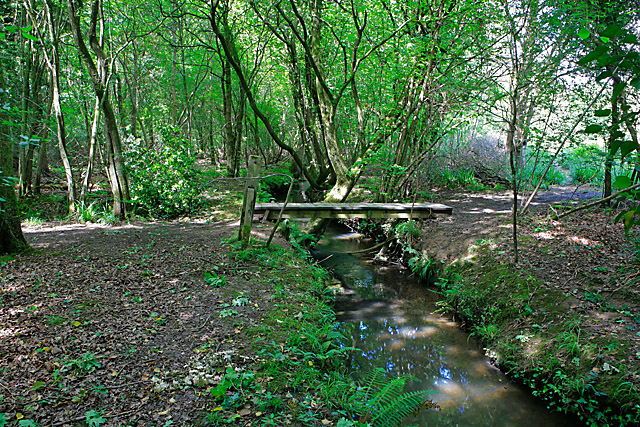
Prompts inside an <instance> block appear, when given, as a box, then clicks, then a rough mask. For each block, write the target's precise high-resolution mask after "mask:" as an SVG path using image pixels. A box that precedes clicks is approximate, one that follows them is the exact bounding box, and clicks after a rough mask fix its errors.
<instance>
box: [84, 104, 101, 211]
mask: <svg viewBox="0 0 640 427" xmlns="http://www.w3.org/2000/svg"><path fill="white" fill-rule="evenodd" d="M98 120H100V100H99V99H98V97H96V102H95V106H94V107H93V121H92V122H91V137H90V140H89V160H88V161H87V169H86V170H85V174H84V181H83V182H82V190H81V191H80V199H81V200H82V203H86V201H87V193H88V192H89V185H90V184H91V175H92V174H93V165H94V163H95V159H96V147H97V142H98Z"/></svg>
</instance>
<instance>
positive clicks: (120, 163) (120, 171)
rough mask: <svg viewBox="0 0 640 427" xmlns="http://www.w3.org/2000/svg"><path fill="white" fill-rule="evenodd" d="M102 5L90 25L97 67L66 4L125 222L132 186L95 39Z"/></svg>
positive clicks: (106, 72) (94, 9)
mask: <svg viewBox="0 0 640 427" xmlns="http://www.w3.org/2000/svg"><path fill="white" fill-rule="evenodd" d="M100 1H101V0H95V1H94V3H93V5H92V7H91V23H90V30H89V42H90V44H91V50H93V52H94V54H95V55H96V58H97V64H96V62H94V60H93V58H92V56H91V54H90V53H89V50H88V49H87V45H86V44H85V42H84V39H83V37H82V33H81V32H80V19H79V17H78V16H77V13H76V8H75V3H74V0H67V11H68V13H69V24H70V26H71V32H72V33H73V38H74V40H75V42H76V45H77V47H78V50H79V51H80V55H81V57H82V59H83V61H84V62H85V65H86V66H87V69H88V71H89V76H90V77H91V81H92V83H93V86H94V89H95V92H96V96H97V97H98V99H99V101H100V106H101V108H102V114H103V117H104V127H105V132H106V138H105V139H106V141H105V163H106V169H107V176H108V177H109V184H110V187H111V193H112V194H113V213H114V215H115V216H116V217H118V218H119V219H121V220H122V219H124V217H125V214H126V212H127V201H128V200H129V199H130V197H129V183H128V180H127V176H126V173H125V168H124V159H123V156H122V142H121V140H120V133H119V131H118V124H117V122H116V117H115V113H114V111H113V107H112V105H111V101H110V99H109V91H108V89H109V88H108V80H109V79H108V76H109V67H108V64H107V59H108V58H107V55H106V53H105V52H104V50H103V49H102V46H101V44H100V43H99V41H98V38H97V37H96V25H97V21H98V15H99V11H100V6H101V3H100ZM103 18H104V17H103Z"/></svg>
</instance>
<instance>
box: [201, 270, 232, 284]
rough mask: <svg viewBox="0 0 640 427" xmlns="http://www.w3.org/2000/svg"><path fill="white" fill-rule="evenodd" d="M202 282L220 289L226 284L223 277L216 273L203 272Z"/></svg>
mask: <svg viewBox="0 0 640 427" xmlns="http://www.w3.org/2000/svg"><path fill="white" fill-rule="evenodd" d="M204 281H205V283H206V284H207V285H209V286H213V287H214V288H221V287H223V286H225V285H226V284H227V279H226V277H225V276H218V273H216V272H215V271H212V272H208V271H205V272H204Z"/></svg>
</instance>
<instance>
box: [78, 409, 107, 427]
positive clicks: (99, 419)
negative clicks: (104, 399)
mask: <svg viewBox="0 0 640 427" xmlns="http://www.w3.org/2000/svg"><path fill="white" fill-rule="evenodd" d="M84 419H85V422H86V423H87V425H88V426H89V427H99V426H100V425H102V424H104V423H106V422H107V419H106V418H105V417H103V416H102V411H95V410H90V411H87V412H85V413H84Z"/></svg>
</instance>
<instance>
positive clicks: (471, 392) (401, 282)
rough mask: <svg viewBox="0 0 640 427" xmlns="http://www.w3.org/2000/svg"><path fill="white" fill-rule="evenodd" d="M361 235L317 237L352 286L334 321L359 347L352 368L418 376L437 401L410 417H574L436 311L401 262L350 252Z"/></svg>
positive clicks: (535, 420)
mask: <svg viewBox="0 0 640 427" xmlns="http://www.w3.org/2000/svg"><path fill="white" fill-rule="evenodd" d="M360 243H362V242H361V236H359V235H355V234H346V235H344V234H343V235H335V236H332V237H330V238H327V239H325V240H323V241H321V242H320V244H319V245H318V246H317V248H316V250H317V252H316V254H315V255H316V257H317V258H318V259H324V258H326V257H328V256H330V255H332V256H331V257H330V258H328V259H326V261H324V262H323V265H325V267H328V268H329V269H331V270H333V271H334V272H335V273H336V275H337V276H339V277H340V278H341V279H342V280H343V282H344V284H345V286H346V287H348V288H350V289H353V290H355V291H356V294H357V296H356V297H355V298H353V299H351V300H346V301H340V302H338V303H336V307H335V309H336V312H337V313H338V320H339V322H340V326H339V328H340V329H341V331H342V332H343V334H344V335H345V336H347V337H350V339H351V340H352V341H351V342H345V343H343V344H344V345H348V346H353V347H356V348H358V349H361V351H359V352H355V354H354V357H353V360H352V361H351V364H352V367H353V370H354V372H363V371H367V370H370V369H372V368H373V367H383V368H385V370H386V371H387V372H388V373H390V374H392V375H401V374H408V375H411V376H413V377H416V378H417V381H414V382H411V383H409V385H410V387H411V388H412V389H417V390H425V389H426V390H432V391H434V392H435V393H433V394H431V395H430V396H429V397H430V398H431V399H432V400H433V402H435V403H436V404H437V405H438V407H439V409H437V410H434V409H428V410H424V411H422V412H421V414H420V415H419V416H418V418H414V419H409V420H407V425H420V426H427V425H428V426H536V427H537V426H556V425H557V426H560V425H562V426H565V425H572V422H571V421H569V420H566V419H564V417H561V416H559V415H557V414H555V413H554V414H552V413H549V412H548V411H547V410H546V408H545V406H544V405H543V404H542V403H540V402H538V401H537V400H535V399H534V398H533V397H531V396H530V394H528V393H527V392H526V390H524V389H523V388H521V387H520V386H519V385H517V384H514V383H513V382H511V381H510V380H509V379H508V378H507V377H505V376H504V375H503V374H502V373H501V372H500V371H499V370H498V369H496V368H495V367H493V366H492V365H491V364H490V363H489V361H488V359H487V358H486V357H485V356H484V352H483V351H482V349H481V348H480V347H479V346H478V344H477V343H476V342H475V341H474V340H473V339H470V338H469V336H468V335H467V334H466V333H464V332H462V330H461V329H460V327H459V325H458V324H457V323H455V322H452V321H451V320H450V318H449V317H447V316H445V315H439V314H434V311H435V310H436V306H435V295H434V294H433V293H431V292H429V291H427V290H425V288H424V286H422V285H420V284H419V283H417V282H416V281H415V280H413V279H412V278H411V277H408V276H407V275H406V274H403V273H402V272H401V271H399V270H398V269H389V268H379V267H376V266H373V265H371V264H370V263H367V262H365V261H363V260H362V259H359V258H356V257H355V256H353V255H350V254H348V253H347V252H349V251H354V250H357V249H358V248H359V246H358V245H359V244H360ZM369 246H372V243H371V242H366V243H365V244H364V246H363V247H369Z"/></svg>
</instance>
